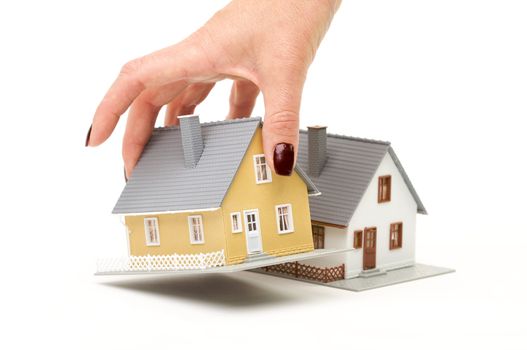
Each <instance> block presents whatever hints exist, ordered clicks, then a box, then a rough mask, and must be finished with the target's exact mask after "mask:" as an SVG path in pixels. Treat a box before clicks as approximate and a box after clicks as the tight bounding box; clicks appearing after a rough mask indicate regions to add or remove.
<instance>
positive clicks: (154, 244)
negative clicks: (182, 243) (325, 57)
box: [146, 243, 161, 247]
mask: <svg viewBox="0 0 527 350" xmlns="http://www.w3.org/2000/svg"><path fill="white" fill-rule="evenodd" d="M160 245H161V243H147V244H146V246H147V247H159V246H160Z"/></svg>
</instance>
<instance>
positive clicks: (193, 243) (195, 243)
mask: <svg viewBox="0 0 527 350" xmlns="http://www.w3.org/2000/svg"><path fill="white" fill-rule="evenodd" d="M190 244H192V245H200V244H205V241H202V242H190Z"/></svg>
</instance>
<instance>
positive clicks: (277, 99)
mask: <svg viewBox="0 0 527 350" xmlns="http://www.w3.org/2000/svg"><path fill="white" fill-rule="evenodd" d="M282 77H284V78H285V77H286V75H282ZM303 86H304V75H300V76H299V75H297V76H296V77H295V79H283V80H282V79H276V80H274V81H272V82H269V83H268V84H265V85H264V86H263V88H262V93H263V96H264V104H265V119H264V125H263V149H264V154H265V159H266V161H267V164H269V166H270V167H271V168H272V169H274V172H275V173H276V174H278V175H283V176H290V175H291V174H292V173H293V168H294V166H295V162H296V158H297V153H298V138H299V137H298V128H299V111H300V100H301V97H302V89H303Z"/></svg>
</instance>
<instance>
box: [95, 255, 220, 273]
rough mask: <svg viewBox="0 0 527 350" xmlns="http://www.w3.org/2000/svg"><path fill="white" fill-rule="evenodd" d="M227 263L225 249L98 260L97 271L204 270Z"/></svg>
mask: <svg viewBox="0 0 527 350" xmlns="http://www.w3.org/2000/svg"><path fill="white" fill-rule="evenodd" d="M223 265H225V254H224V252H223V250H220V251H217V252H212V253H205V254H173V255H143V256H128V257H122V258H108V259H100V260H99V261H97V272H99V273H102V272H148V271H178V270H203V269H207V268H211V267H218V266H223Z"/></svg>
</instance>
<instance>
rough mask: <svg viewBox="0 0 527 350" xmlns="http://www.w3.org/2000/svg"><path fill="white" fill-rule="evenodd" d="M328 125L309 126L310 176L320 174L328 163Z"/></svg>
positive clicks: (308, 153)
mask: <svg viewBox="0 0 527 350" xmlns="http://www.w3.org/2000/svg"><path fill="white" fill-rule="evenodd" d="M326 138H327V136H326V127H325V126H318V125H316V126H308V127H307V162H308V169H307V172H308V174H309V175H310V176H319V175H320V172H321V171H322V169H323V168H324V165H325V164H326V147H327V140H326Z"/></svg>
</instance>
